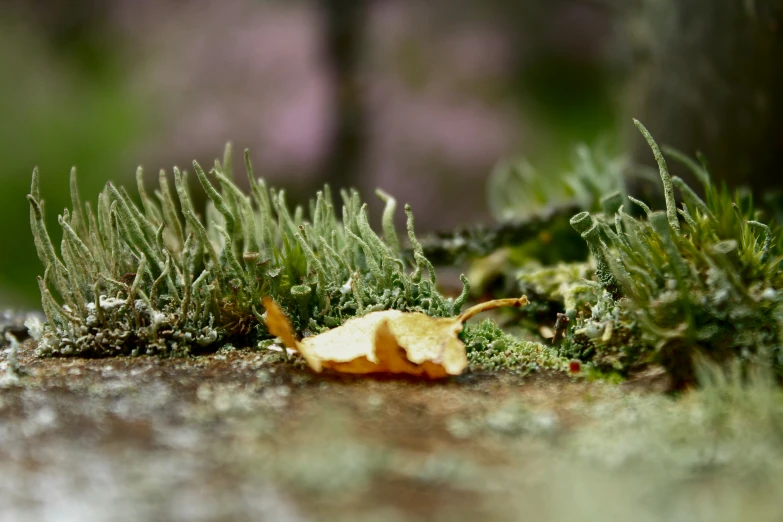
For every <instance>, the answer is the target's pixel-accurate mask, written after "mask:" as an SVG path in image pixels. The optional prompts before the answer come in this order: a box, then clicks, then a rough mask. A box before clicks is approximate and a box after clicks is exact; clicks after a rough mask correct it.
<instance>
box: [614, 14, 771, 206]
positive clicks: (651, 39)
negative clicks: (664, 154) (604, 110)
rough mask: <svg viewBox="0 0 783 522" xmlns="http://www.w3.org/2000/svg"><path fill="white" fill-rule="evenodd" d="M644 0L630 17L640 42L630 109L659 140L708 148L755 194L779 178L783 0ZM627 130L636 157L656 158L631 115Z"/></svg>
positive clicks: (714, 161) (714, 160)
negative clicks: (632, 123) (633, 123)
mask: <svg viewBox="0 0 783 522" xmlns="http://www.w3.org/2000/svg"><path fill="white" fill-rule="evenodd" d="M638 7H639V9H638V10H637V11H636V12H635V14H634V15H633V16H632V17H631V19H630V22H629V24H628V27H629V29H630V30H631V40H632V41H633V42H634V43H635V44H636V45H635V46H636V48H637V50H639V51H641V58H640V57H639V56H637V60H635V62H636V63H635V64H634V76H635V78H634V80H633V82H632V86H631V89H630V90H629V92H630V93H632V100H631V102H630V112H631V115H633V116H634V117H636V118H638V119H639V120H641V121H642V122H643V123H644V124H645V126H647V128H648V129H649V130H650V132H651V133H652V134H653V136H655V137H656V138H657V139H658V140H659V141H660V142H663V143H666V144H669V145H672V146H674V147H675V148H677V149H680V150H681V151H683V152H686V153H688V154H691V155H692V154H693V153H694V152H695V151H697V150H700V151H702V152H703V153H704V154H705V155H706V157H707V160H708V161H709V162H710V165H711V166H712V171H713V174H714V175H715V177H717V178H721V179H725V180H727V181H728V182H729V184H731V185H739V184H747V185H749V186H751V187H752V188H753V189H754V191H755V192H756V193H759V192H761V190H762V189H765V188H768V187H770V185H776V186H777V187H783V176H781V158H783V0H687V1H686V0H639V1H638ZM640 62H641V65H640ZM629 120H630V118H629ZM628 132H629V138H630V141H629V143H632V144H633V145H632V147H631V148H632V150H633V155H634V159H635V160H638V161H639V162H642V163H652V155H651V154H650V151H649V149H648V148H647V145H646V144H645V143H644V140H642V139H641V138H640V137H638V136H637V135H636V132H635V130H634V129H633V126H632V125H630V121H628ZM672 167H673V169H674V170H677V169H678V167H677V166H672ZM677 172H678V173H681V172H682V170H681V169H680V170H678V171H677Z"/></svg>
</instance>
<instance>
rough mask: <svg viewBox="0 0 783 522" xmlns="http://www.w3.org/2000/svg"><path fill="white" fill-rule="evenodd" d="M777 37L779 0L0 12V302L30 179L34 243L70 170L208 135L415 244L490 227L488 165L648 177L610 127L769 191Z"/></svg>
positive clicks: (135, 161) (258, 0)
mask: <svg viewBox="0 0 783 522" xmlns="http://www.w3.org/2000/svg"><path fill="white" fill-rule="evenodd" d="M782 26H783V0H689V1H688V2H678V1H677V0H527V1H518V2H511V1H500V0H466V1H462V2H452V1H447V0H438V1H430V2H426V3H425V2H418V1H416V0H373V1H371V0H309V1H307V0H299V1H297V0H288V1H271V0H266V1H262V0H232V1H221V2H218V1H214V0H212V1H209V0H191V1H188V2H183V1H178V0H81V1H79V2H73V1H70V0H36V1H35V2H30V1H29V0H4V1H3V2H2V3H0V71H2V73H1V74H2V81H0V158H2V160H1V161H0V220H2V221H0V223H2V231H0V240H2V241H1V242H0V306H19V307H33V306H37V303H38V301H39V299H38V292H37V286H36V282H35V276H36V275H37V274H40V273H41V267H40V264H39V262H38V260H37V258H36V256H35V251H34V248H33V244H32V239H31V236H30V233H29V219H28V213H29V210H28V205H27V201H26V199H25V194H27V193H28V191H29V182H30V174H31V172H32V169H33V166H35V165H38V166H39V167H40V169H41V185H42V188H41V192H42V197H43V198H44V199H45V200H46V206H47V209H48V210H47V221H48V224H49V226H50V231H51V232H52V235H53V239H54V240H55V242H56V243H58V242H59V230H58V229H59V227H57V226H56V223H57V214H58V213H60V212H62V209H63V208H64V207H65V206H70V203H69V197H68V193H67V186H68V172H69V169H70V167H71V166H72V165H76V166H77V168H78V172H79V182H80V188H81V194H82V198H83V199H87V200H93V201H94V199H95V196H96V195H97V193H98V191H99V190H100V189H101V187H102V186H103V184H104V183H105V182H106V181H107V180H112V181H114V182H116V183H120V184H124V185H126V186H132V185H133V183H134V181H133V174H134V172H135V168H136V166H137V165H139V164H141V165H143V166H144V167H145V174H146V178H147V180H148V182H149V183H150V184H151V183H152V180H153V179H154V178H156V176H157V172H158V170H159V169H161V168H165V169H167V171H169V172H170V170H171V167H172V166H173V165H179V166H188V165H189V164H190V162H191V161H192V160H193V159H198V160H199V161H200V162H202V164H204V163H206V164H210V163H211V162H212V160H213V159H214V158H216V157H218V156H220V155H221V154H222V148H223V145H224V143H225V142H226V141H229V140H230V141H232V142H233V144H234V147H235V161H236V162H239V160H240V153H241V150H242V149H244V148H246V147H247V148H250V150H251V152H252V157H253V159H254V165H255V168H256V175H258V176H263V177H265V178H266V179H267V180H268V181H269V182H270V183H271V184H273V185H276V186H281V187H284V188H286V189H287V190H289V193H290V194H291V198H290V200H291V201H293V202H303V201H305V200H306V198H307V197H309V196H310V195H312V194H314V191H315V190H316V189H317V188H318V187H319V186H320V185H322V184H323V183H324V182H329V183H330V184H331V185H332V186H337V187H342V186H356V187H358V188H360V189H361V191H362V192H363V194H364V195H365V197H366V198H367V199H370V200H371V199H372V198H371V194H372V190H373V189H374V188H376V187H382V188H383V189H384V190H386V191H388V192H390V193H392V194H394V195H395V196H396V197H397V198H398V200H400V201H402V202H408V203H411V205H412V206H413V208H414V212H415V213H416V215H417V228H418V230H419V231H420V232H422V233H424V232H426V231H432V230H440V229H449V228H453V227H457V226H468V225H471V224H473V223H476V222H488V221H490V220H491V219H492V217H491V216H490V213H489V210H488V205H487V201H486V196H485V189H486V186H487V179H488V176H489V175H490V172H491V171H492V168H493V165H495V164H496V163H497V162H498V161H499V160H501V159H504V158H510V157H524V158H525V159H526V160H527V161H530V162H531V163H532V164H534V165H536V172H538V173H539V175H541V176H552V177H556V176H558V175H560V173H561V172H564V171H565V170H567V169H568V168H569V162H570V158H571V151H572V149H573V147H574V146H575V145H576V144H578V143H585V144H587V145H588V146H594V147H600V148H601V149H602V150H603V151H605V152H607V153H608V154H610V155H617V156H623V155H624V156H626V157H628V158H629V160H630V163H631V164H633V163H646V164H648V163H651V162H652V156H651V154H650V153H649V149H647V148H646V145H644V143H643V141H642V140H641V139H640V138H639V137H638V135H637V134H636V133H635V132H632V129H633V127H632V125H631V117H632V116H633V117H637V118H639V119H640V120H641V121H643V122H644V123H645V125H646V126H647V127H648V128H649V129H650V131H651V132H652V133H653V135H654V136H655V137H656V138H657V139H658V140H659V141H661V142H665V143H669V144H671V145H673V146H675V147H677V148H679V149H681V150H682V151H684V152H687V153H694V152H695V151H696V150H701V151H703V152H704V153H705V154H706V156H707V157H708V159H710V161H711V164H712V166H713V171H714V175H715V176H716V177H719V178H722V179H725V180H726V181H727V182H728V183H729V184H732V185H737V184H740V183H742V184H747V185H749V186H750V187H751V188H752V189H753V190H755V191H757V192H759V193H762V192H763V193H770V192H771V190H770V189H774V188H775V187H776V186H779V185H780V184H781V183H783V181H781V178H782V177H783V176H781V174H783V173H781V169H780V167H779V160H780V158H781V157H783V156H782V155H781V153H782V152H783V123H782V122H783V100H782V98H783V37H782V35H781V31H783V28H782ZM375 211H376V212H377V206H376V209H375ZM520 211H521V212H524V209H521V210H520Z"/></svg>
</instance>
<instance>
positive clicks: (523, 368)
mask: <svg viewBox="0 0 783 522" xmlns="http://www.w3.org/2000/svg"><path fill="white" fill-rule="evenodd" d="M461 337H462V339H464V341H465V344H466V346H467V352H468V362H469V363H470V368H471V370H473V371H497V370H509V371H512V372H514V373H522V374H526V373H531V372H537V371H543V370H555V371H566V370H567V369H568V359H566V358H564V357H563V356H561V355H559V354H558V353H557V352H556V351H555V350H554V349H553V348H552V347H551V346H546V345H544V344H541V343H536V342H532V341H525V340H522V339H517V338H516V337H514V336H512V335H509V334H507V333H504V332H503V330H501V329H500V327H499V326H498V325H497V324H495V323H494V322H493V321H492V320H490V319H485V320H484V321H482V322H480V323H479V324H477V325H470V326H467V327H466V328H465V330H464V332H463V333H462V334H461Z"/></svg>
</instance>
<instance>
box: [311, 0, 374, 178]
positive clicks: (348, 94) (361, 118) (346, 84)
mask: <svg viewBox="0 0 783 522" xmlns="http://www.w3.org/2000/svg"><path fill="white" fill-rule="evenodd" d="M321 8H322V12H323V16H324V25H325V27H324V33H325V42H324V48H325V52H326V56H325V60H326V63H327V65H328V67H329V74H330V75H331V78H330V79H331V83H332V95H333V96H334V100H333V105H332V107H333V108H332V111H333V116H332V129H331V134H330V138H329V147H328V152H327V157H326V160H325V162H324V167H323V171H322V181H328V182H329V183H330V184H332V185H333V186H334V188H338V189H339V188H345V187H358V185H359V181H360V177H359V169H360V167H361V160H362V153H363V151H364V146H365V140H366V136H365V128H366V126H365V119H366V116H365V114H364V106H363V96H362V92H361V86H360V81H359V74H358V65H359V60H360V57H361V48H362V43H363V41H364V38H363V37H364V26H365V24H366V23H367V20H366V16H365V15H366V13H367V3H366V2H365V1H364V0H321Z"/></svg>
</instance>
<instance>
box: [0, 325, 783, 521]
mask: <svg viewBox="0 0 783 522" xmlns="http://www.w3.org/2000/svg"><path fill="white" fill-rule="evenodd" d="M32 349H33V342H32V341H30V340H28V341H27V342H26V343H25V344H24V345H23V349H22V350H21V353H20V354H19V360H20V363H21V366H22V368H23V369H24V371H25V372H26V373H27V375H26V376H25V377H24V378H23V379H22V381H21V384H20V385H9V386H7V387H6V388H5V389H0V476H2V477H3V479H2V480H0V520H15V521H25V520H67V521H70V520H74V521H92V520H112V521H125V520H128V521H140V520H151V521H157V520H161V521H163V520H189V521H200V520H205V521H206V520H210V521H211V520H275V521H278V520H279V521H285V520H340V521H354V520H355V521H359V520H382V521H387V520H388V521H394V520H403V521H404V520H457V521H459V520H483V519H486V520H739V519H748V518H745V515H748V513H749V510H751V511H752V513H753V516H752V519H753V520H781V517H782V515H783V489H781V486H780V484H783V482H779V481H777V480H773V478H776V477H779V476H783V475H776V474H775V472H774V470H773V471H772V472H770V470H769V469H767V468H764V472H763V473H762V472H755V471H754V472H750V473H749V472H744V473H738V472H735V471H728V472H720V473H712V472H703V471H701V468H703V467H704V466H703V465H702V464H703V461H704V460H703V459H702V458H700V457H695V460H694V461H693V463H690V464H692V465H690V464H689V465H687V466H685V467H684V468H683V469H684V470H685V471H680V470H679V468H678V470H677V471H675V472H673V471H672V466H670V465H669V464H667V462H668V461H667V460H666V459H668V458H670V455H669V453H666V452H663V451H661V449H660V448H656V447H649V448H648V447H644V445H643V444H640V443H638V441H639V440H641V439H640V437H639V435H638V433H636V432H635V431H634V430H643V431H648V424H645V423H644V421H643V420H642V421H639V419H644V417H645V413H644V412H645V411H646V410H645V407H644V406H642V405H644V404H647V403H649V402H651V401H652V402H653V403H655V404H656V406H655V408H657V409H660V408H662V407H663V408H666V407H667V406H666V404H669V403H670V402H671V399H668V398H662V397H660V396H658V395H656V394H653V393H652V392H643V391H637V390H631V389H629V388H628V387H619V386H613V385H609V384H603V383H590V382H585V381H583V380H579V379H574V378H570V377H567V376H563V375H534V376H528V377H525V378H522V377H518V376H512V375H489V374H467V375H463V376H461V377H459V378H455V379H451V380H448V381H441V382H436V383H426V382H417V381H412V380H379V379H360V378H343V377H340V376H334V375H331V376H328V375H327V376H324V375H315V374H313V373H311V372H310V371H309V370H307V369H306V368H304V367H302V366H301V365H290V364H288V365H287V364H284V363H282V362H281V361H279V360H278V357H279V355H277V354H270V352H257V351H247V350H227V351H226V350H224V351H222V352H219V353H217V354H214V355H210V356H205V357H199V358H195V359H158V358H152V357H138V358H114V359H102V360H84V359H38V358H35V357H34V356H33V354H32ZM651 395H655V396H654V397H651ZM629 412H630V414H629ZM618 418H623V419H625V420H623V421H622V422H620V423H619V424H618V423H617V419H618ZM614 433H618V435H617V440H616V442H615V441H613V440H612V437H614V435H613V434H614ZM692 449H693V448H691V447H690V446H686V450H687V451H684V452H683V451H681V452H680V453H678V454H677V455H676V456H675V457H674V458H676V459H678V460H677V462H680V461H682V459H688V458H691V457H689V455H691V453H689V451H691V450H692ZM697 449H698V448H697ZM656 453H660V454H656ZM697 453H698V451H697ZM699 454H700V453H699ZM595 455H599V456H600V458H595ZM714 460H715V459H714V458H712V460H709V459H708V462H713V461H714ZM675 467H676V466H675ZM731 469H732V470H734V469H735V468H731ZM742 469H745V470H747V469H749V468H747V467H746V468H742ZM753 469H757V468H753ZM748 520H749V519H748Z"/></svg>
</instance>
